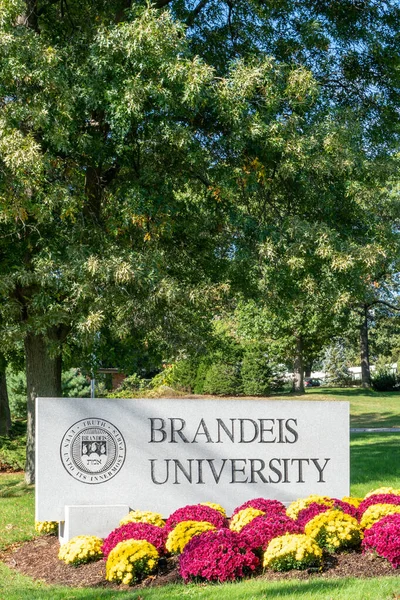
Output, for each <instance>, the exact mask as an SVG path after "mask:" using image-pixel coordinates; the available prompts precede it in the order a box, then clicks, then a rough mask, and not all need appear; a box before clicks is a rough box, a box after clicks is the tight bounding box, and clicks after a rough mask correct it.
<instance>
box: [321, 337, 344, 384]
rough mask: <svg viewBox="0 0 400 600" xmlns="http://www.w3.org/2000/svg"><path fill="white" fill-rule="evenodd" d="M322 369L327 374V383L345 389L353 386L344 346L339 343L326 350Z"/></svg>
mask: <svg viewBox="0 0 400 600" xmlns="http://www.w3.org/2000/svg"><path fill="white" fill-rule="evenodd" d="M322 368H323V370H324V371H325V373H326V374H327V379H326V381H327V383H329V384H330V385H333V386H339V387H345V386H348V385H350V384H351V372H350V371H349V365H348V360H347V356H346V352H345V349H344V346H343V344H342V343H341V342H340V341H338V342H336V343H335V344H333V345H331V346H329V347H328V348H326V350H325V356H324V358H323V360H322Z"/></svg>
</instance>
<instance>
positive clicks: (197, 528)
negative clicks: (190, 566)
mask: <svg viewBox="0 0 400 600" xmlns="http://www.w3.org/2000/svg"><path fill="white" fill-rule="evenodd" d="M212 529H215V525H212V523H208V522H207V521H181V522H180V523H178V524H177V525H176V527H174V529H173V530H172V531H170V533H169V534H168V538H167V541H166V543H165V547H166V548H167V550H168V552H171V553H172V554H181V552H183V549H184V547H185V546H186V544H187V543H188V542H190V540H191V539H192V537H194V536H195V535H199V534H200V533H204V531H211V530H212Z"/></svg>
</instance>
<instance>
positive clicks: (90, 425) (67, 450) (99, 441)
mask: <svg viewBox="0 0 400 600" xmlns="http://www.w3.org/2000/svg"><path fill="white" fill-rule="evenodd" d="M60 455H61V462H62V464H63V465H64V468H65V469H66V471H67V473H69V475H71V477H73V478H74V479H77V480H78V481H81V482H82V483H89V484H96V483H104V482H105V481H109V480H110V479H112V478H113V477H115V475H117V473H119V471H120V470H121V469H122V466H123V464H124V462H125V455H126V444H125V440H124V438H123V437H122V434H121V432H120V431H119V429H117V428H116V427H115V425H113V424H112V423H110V422H109V421H106V420H105V419H98V418H97V417H91V418H88V419H82V420H81V421H77V423H74V425H72V427H70V428H69V429H68V431H66V432H65V434H64V436H63V439H62V441H61V445H60Z"/></svg>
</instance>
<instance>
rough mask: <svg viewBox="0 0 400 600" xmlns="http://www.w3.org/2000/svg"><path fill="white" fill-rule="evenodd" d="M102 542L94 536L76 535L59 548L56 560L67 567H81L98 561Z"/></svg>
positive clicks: (101, 554)
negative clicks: (62, 562)
mask: <svg viewBox="0 0 400 600" xmlns="http://www.w3.org/2000/svg"><path fill="white" fill-rule="evenodd" d="M102 544H103V540H102V539H100V538H98V537H96V536H95V535H77V536H75V537H73V538H72V539H70V540H69V542H67V543H66V544H63V545H62V546H61V547H60V550H59V552H58V558H59V559H60V560H62V561H64V562H65V563H66V564H67V565H74V566H77V565H81V564H83V563H88V562H92V561H95V560H99V559H100V558H101V557H102V556H103V553H102V551H101V546H102Z"/></svg>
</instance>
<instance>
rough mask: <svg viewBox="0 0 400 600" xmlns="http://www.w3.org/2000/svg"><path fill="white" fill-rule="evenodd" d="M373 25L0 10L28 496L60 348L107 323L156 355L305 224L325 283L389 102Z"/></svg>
mask: <svg viewBox="0 0 400 600" xmlns="http://www.w3.org/2000/svg"><path fill="white" fill-rule="evenodd" d="M330 4H331V3H329V5H330ZM385 5H386V10H385V11H383V12H381V13H380V16H381V17H382V24H381V21H375V20H372V18H373V17H376V16H377V14H378V12H377V11H378V7H377V6H376V3H372V2H370V3H367V2H366V3H363V6H362V10H358V9H357V10H353V8H352V6H351V3H350V4H349V2H344V1H343V2H338V3H335V8H332V7H330V6H327V4H326V3H315V2H314V3H311V2H309V1H306V0H304V1H301V2H296V3H294V2H274V3H266V4H265V6H264V3H258V2H255V1H254V2H253V1H248V2H245V1H241V2H237V3H235V4H233V3H231V2H226V3H225V2H216V0H214V1H210V2H206V1H202V0H200V2H198V3H191V2H188V3H185V2H183V1H178V0H176V1H175V0H171V2H168V1H167V0H159V1H158V2H155V3H154V5H153V6H154V8H148V7H146V6H145V5H144V4H142V3H140V2H137V3H131V2H127V1H126V0H113V1H108V2H104V1H100V0H99V1H96V2H91V3H85V2H77V1H76V0H70V1H69V2H68V3H66V2H64V0H59V1H50V2H44V1H43V2H41V1H40V0H26V1H25V0H5V1H4V2H3V3H2V5H1V7H0V52H1V65H0V153H1V156H0V205H1V211H2V212H1V220H0V228H1V238H0V252H1V256H2V262H1V266H0V269H1V271H0V300H1V301H0V311H1V315H0V316H1V323H2V331H1V339H2V343H3V344H4V346H5V347H6V346H7V345H8V346H12V345H13V344H15V343H21V342H23V344H24V346H25V355H26V371H27V384H28V445H27V457H28V458H27V469H26V473H27V480H28V481H33V478H34V465H33V447H34V446H33V443H34V399H35V397H36V396H37V395H42V396H43V395H46V396H55V395H59V394H60V373H61V353H62V347H63V345H64V343H65V341H66V339H67V337H68V336H70V335H71V334H74V335H75V336H78V337H79V335H86V336H89V337H90V336H91V337H92V339H93V336H95V335H96V334H97V333H98V332H99V331H100V330H101V328H102V327H104V326H106V325H107V324H108V323H109V322H110V320H111V321H112V322H113V324H114V327H115V328H116V327H118V326H119V327H120V329H121V331H122V332H124V333H125V334H126V335H129V334H130V333H131V332H132V331H135V330H137V331H143V330H144V329H146V328H147V327H149V328H151V326H152V324H153V323H155V322H156V323H157V327H158V329H159V330H161V331H162V330H164V331H167V332H168V334H169V336H170V338H171V337H173V336H174V335H176V332H177V328H176V321H177V320H179V318H180V315H181V313H185V311H187V314H188V315H189V313H190V312H191V311H193V310H194V311H198V315H199V317H198V321H199V322H201V321H202V319H204V315H205V314H206V309H207V308H209V307H210V302H209V301H208V299H211V298H213V299H217V300H218V297H219V296H221V294H222V293H223V292H224V290H225V288H224V287H222V288H221V287H220V288H218V286H217V284H218V282H224V281H226V280H228V279H229V284H230V286H231V289H233V290H235V289H237V290H240V289H243V286H244V287H248V286H250V288H252V289H254V288H258V287H259V285H258V283H257V282H258V281H267V280H268V282H269V283H268V286H267V287H268V289H271V290H272V287H273V286H272V282H273V281H274V273H277V272H278V270H276V269H275V271H274V270H273V269H272V267H274V265H275V267H278V268H279V261H275V262H274V260H273V253H274V251H275V250H276V255H277V256H281V257H283V258H282V261H283V263H282V264H284V263H285V262H286V263H287V262H288V257H289V254H288V253H289V252H290V248H291V247H293V244H294V245H295V244H298V243H299V240H300V239H301V238H302V236H303V229H304V228H303V227H302V223H303V222H304V221H306V220H311V222H313V221H314V220H315V222H316V224H317V225H316V230H317V233H315V239H316V242H315V244H314V246H315V248H317V250H318V252H319V255H318V256H320V257H321V256H322V257H324V252H325V251H326V252H327V253H328V255H329V257H330V258H329V261H328V262H329V264H330V265H331V266H332V265H333V267H332V269H331V271H332V272H335V273H336V272H339V271H340V269H341V267H340V264H341V263H340V261H339V263H338V262H337V255H340V252H343V251H342V250H341V248H340V245H341V244H342V237H341V236H340V235H339V223H344V222H345V221H346V218H345V216H344V215H346V216H347V213H349V215H350V217H349V220H348V227H347V230H346V232H347V233H346V235H345V237H344V239H345V241H348V244H349V247H351V239H352V234H353V233H355V234H357V235H358V233H357V227H356V223H357V220H358V212H357V211H359V212H360V213H361V209H362V208H364V209H366V210H368V208H369V207H370V202H371V199H373V200H372V201H375V197H374V196H370V195H369V196H368V195H367V200H365V202H364V198H365V190H366V189H367V187H368V186H366V183H365V182H366V178H365V176H364V174H365V172H366V171H367V169H368V164H367V162H366V161H365V156H366V153H367V151H368V149H370V148H371V144H372V143H373V140H374V137H375V138H376V136H377V127H376V126H375V125H376V124H379V127H381V128H382V127H383V126H385V124H386V123H388V122H390V123H391V122H392V121H391V119H392V115H393V112H392V107H393V106H394V104H395V100H396V98H397V96H396V89H395V85H394V84H395V83H396V81H395V77H396V76H395V75H394V73H397V77H398V71H396V70H390V69H389V65H390V60H389V59H390V57H391V56H392V54H393V44H394V43H395V41H394V40H395V38H394V37H393V36H392V32H393V30H394V28H395V25H396V23H397V20H396V19H398V11H397V9H396V7H395V6H394V5H392V4H391V3H389V2H388V3H385ZM350 9H351V10H350ZM169 10H171V11H172V12H171V13H170V12H169ZM171 15H172V16H171ZM179 19H180V20H179ZM181 22H185V23H186V24H187V26H188V27H189V29H185V27H184V26H183V25H182V24H181ZM377 23H378V24H377ZM366 24H368V27H367V28H366V27H365V25H366ZM373 39H374V41H373ZM374 44H375V45H374ZM379 44H380V45H381V47H382V48H383V49H384V51H385V52H384V53H383V54H384V56H385V59H384V60H383V59H382V56H381V54H382V53H381V52H380V51H376V48H377V47H378V46H379ZM360 49H362V51H361V50H360ZM374 49H375V50H374ZM378 50H379V48H378ZM374 52H375V54H374ZM269 53H272V54H273V55H274V56H273V57H271V56H270V55H269ZM199 56H200V58H199ZM361 59H363V60H364V63H362V60H361ZM361 63H362V64H361ZM379 69H380V71H379ZM378 71H379V73H378ZM377 73H378V74H377ZM379 81H380V85H379V86H378V82H379ZM343 91H344V92H345V93H342V92H343ZM333 109H334V110H333ZM350 109H351V111H352V112H351V114H350V113H349V112H347V111H349V110H350ZM357 122H359V123H363V124H365V125H366V126H368V128H367V129H366V128H364V130H363V131H362V134H360V131H361V130H360V128H359V129H358V130H357V126H356V123H357ZM352 132H354V135H355V139H356V142H354V141H353V136H352ZM387 132H388V135H387V139H386V140H385V144H386V145H385V146H384V147H383V148H382V153H384V152H385V151H387V150H388V148H389V145H390V142H391V137H390V135H391V134H392V132H393V128H390V129H389V128H387ZM389 133H390V135H389ZM360 139H362V140H363V144H364V145H362V144H361V145H360ZM378 139H380V140H382V138H378ZM378 154H379V153H378ZM357 161H358V163H360V164H361V171H360V170H359V169H358V167H357V164H358V163H357ZM356 167H357V168H356ZM359 171H360V172H361V175H356V176H354V172H357V173H358V172H359ZM383 173H385V171H383ZM354 182H355V183H354ZM359 182H361V183H360V185H359V187H357V185H356V184H357V183H359ZM353 183H354V185H353ZM352 186H353V187H352ZM348 198H349V199H350V200H348ZM362 202H364V204H365V206H364V207H362ZM330 219H331V220H332V221H333V222H336V220H338V221H337V222H338V225H337V226H336V228H335V227H334V228H333V232H331V231H330V228H329V226H328V225H329V223H330ZM363 222H364V221H363ZM298 224H300V226H298ZM296 231H297V232H300V237H299V235H298V233H296ZM281 233H282V240H283V241H282V242H281V241H280V239H279V238H280V234H281ZM313 235H314V234H313ZM303 237H304V236H303ZM304 239H305V244H306V245H307V236H305V238H304ZM359 239H360V240H361V239H362V240H363V243H365V240H366V237H365V236H364V237H362V236H361V235H360V238H359ZM271 244H272V248H273V250H272V251H271V252H272V254H271V252H270V250H269V248H270V246H271ZM330 245H331V246H332V248H333V249H332V248H331V246H330ZM274 248H275V250H274ZM299 248H300V251H301V252H302V251H303V250H302V247H301V246H299ZM326 248H328V250H326ZM301 252H300V253H301ZM317 254H318V253H317ZM340 256H342V255H340ZM335 261H336V262H335ZM300 262H301V261H300ZM288 264H289V263H288ZM335 264H336V267H335ZM338 265H339V266H338ZM247 267H249V270H248V274H249V275H250V274H254V271H256V272H257V276H256V277H243V272H242V273H240V271H243V269H242V268H247ZM300 280H304V277H303V274H301V276H300ZM216 286H217V287H216ZM264 288H265V286H264ZM276 289H278V288H276ZM281 289H287V286H281ZM264 295H265V294H264ZM274 295H275V297H277V293H276V290H275V292H273V293H272V296H274ZM179 304H180V305H181V306H182V311H177V310H176V306H177V305H179ZM182 322H183V323H184V322H191V320H190V319H189V318H188V319H187V320H186V321H185V319H183V321H182ZM182 330H183V326H182V327H181V331H182ZM144 337H145V336H144ZM178 338H180V339H181V338H182V335H181V334H180V335H178ZM144 341H145V340H144Z"/></svg>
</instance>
